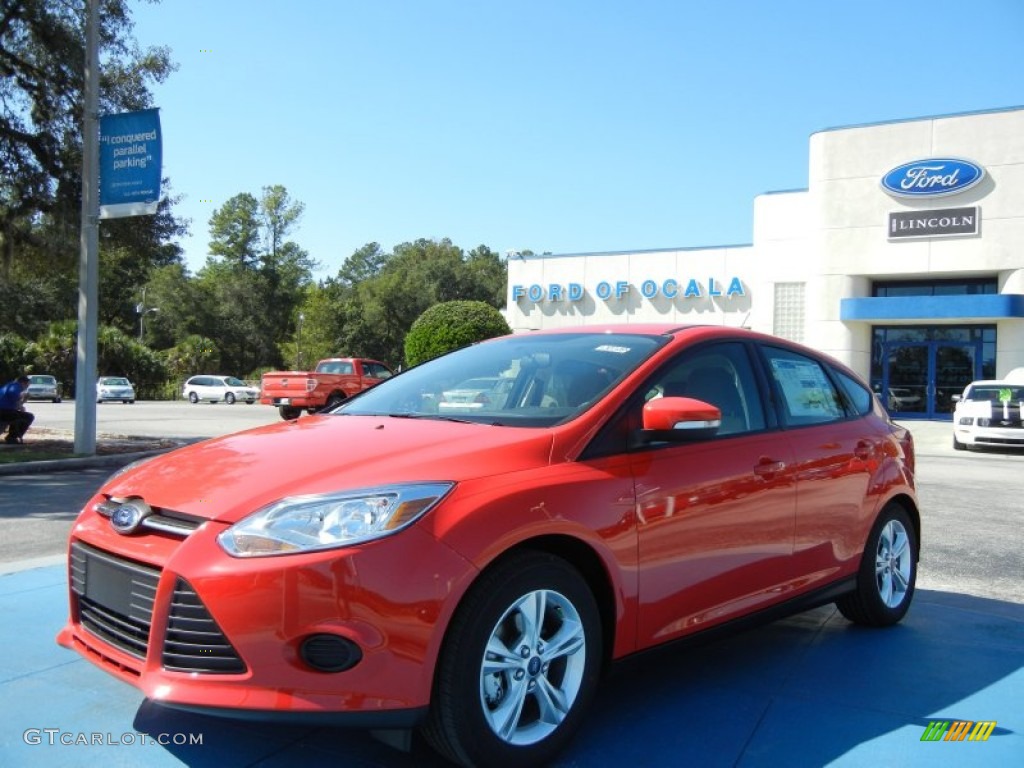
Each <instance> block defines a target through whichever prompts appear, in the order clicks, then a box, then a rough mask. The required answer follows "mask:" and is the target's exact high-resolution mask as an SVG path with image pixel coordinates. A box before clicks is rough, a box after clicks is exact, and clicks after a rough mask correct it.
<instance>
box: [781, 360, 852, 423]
mask: <svg viewBox="0 0 1024 768" xmlns="http://www.w3.org/2000/svg"><path fill="white" fill-rule="evenodd" d="M771 362H772V368H773V369H774V371H775V378H776V380H777V381H778V382H779V385H780V386H781V387H782V391H783V394H784V395H785V397H786V402H787V404H788V405H789V409H790V413H791V414H792V415H793V416H819V417H820V416H821V415H823V414H828V415H830V416H838V415H839V410H838V406H837V404H836V402H835V398H834V397H833V394H832V385H831V384H830V383H829V380H828V378H827V377H826V376H825V371H824V370H822V368H821V366H819V365H818V364H817V363H814V362H812V361H807V362H802V361H798V360H779V359H773V360H772V361H771Z"/></svg>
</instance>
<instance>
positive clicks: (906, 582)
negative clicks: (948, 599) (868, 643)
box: [836, 504, 918, 627]
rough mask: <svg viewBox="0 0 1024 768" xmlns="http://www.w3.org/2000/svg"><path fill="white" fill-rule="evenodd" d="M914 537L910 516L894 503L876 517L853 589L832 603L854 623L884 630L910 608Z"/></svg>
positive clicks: (914, 573) (914, 579)
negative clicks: (854, 588)
mask: <svg viewBox="0 0 1024 768" xmlns="http://www.w3.org/2000/svg"><path fill="white" fill-rule="evenodd" d="M917 554H918V548H917V535H916V533H915V530H914V526H913V524H912V523H911V522H910V516H909V515H907V513H906V511H905V510H904V509H903V507H901V506H899V505H898V504H888V505H887V506H886V507H885V508H884V509H883V510H882V512H881V514H879V516H878V519H877V520H876V521H875V525H874V526H873V527H872V529H871V534H870V535H869V536H868V541H867V544H866V545H865V546H864V555H863V556H862V558H861V564H860V570H859V571H858V572H857V588H856V590H855V591H853V592H851V593H850V594H848V595H844V596H843V597H841V598H840V599H839V600H837V601H836V607H837V608H839V612H840V613H842V614H843V616H845V617H846V618H847V619H849V620H850V621H852V622H854V623H855V624H863V625H865V626H869V627H887V626H890V625H892V624H896V623H897V622H898V621H899V620H900V619H902V618H903V617H904V616H905V615H906V613H907V610H908V609H909V608H910V601H911V600H913V598H914V585H915V584H916V583H917Z"/></svg>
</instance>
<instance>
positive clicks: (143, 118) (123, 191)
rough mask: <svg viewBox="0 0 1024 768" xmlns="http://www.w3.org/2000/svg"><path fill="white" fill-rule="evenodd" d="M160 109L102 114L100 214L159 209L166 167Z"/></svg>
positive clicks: (116, 215) (112, 216) (104, 216)
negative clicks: (161, 182)
mask: <svg viewBox="0 0 1024 768" xmlns="http://www.w3.org/2000/svg"><path fill="white" fill-rule="evenodd" d="M161 142H162V137H161V135H160V110H158V109H144V110H142V111H140V112H125V113H123V114H120V115H103V116H101V117H100V218H101V219H117V218H120V217H122V216H144V215H146V214H153V213H156V209H157V205H158V204H159V203H160V171H161V167H162V160H163V158H162V154H163V152H162V148H161Z"/></svg>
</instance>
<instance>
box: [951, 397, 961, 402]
mask: <svg viewBox="0 0 1024 768" xmlns="http://www.w3.org/2000/svg"><path fill="white" fill-rule="evenodd" d="M950 399H951V400H952V401H953V402H954V403H959V402H960V395H953V397H951V398H950Z"/></svg>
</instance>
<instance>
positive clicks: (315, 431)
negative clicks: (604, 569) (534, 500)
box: [102, 415, 552, 523]
mask: <svg viewBox="0 0 1024 768" xmlns="http://www.w3.org/2000/svg"><path fill="white" fill-rule="evenodd" d="M551 447H552V432H551V431H550V430H545V429H520V428H513V427H494V426H488V425H483V424H465V423H455V422H450V421H439V420H434V419H406V418H389V417H374V416H338V415H334V416H331V415H325V416H311V417H305V418H301V419H297V420H295V421H290V422H286V423H281V424H275V425H272V426H268V427H260V428H257V429H253V430H248V431H246V432H239V433H237V434H233V435H227V436H225V437H220V438H215V439H213V440H207V441H204V442H202V443H196V444H195V445H191V446H187V447H185V448H180V449H178V450H176V451H173V452H171V453H168V454H164V455H162V456H158V457H156V458H153V459H150V460H147V461H144V462H143V463H141V464H139V465H137V466H134V467H132V468H130V469H128V470H127V471H125V472H123V473H122V474H120V475H115V476H114V477H112V478H111V479H110V480H109V481H108V482H107V483H106V485H105V486H104V487H103V489H102V492H103V493H105V494H108V495H110V496H114V497H119V498H125V497H130V496H140V497H142V498H143V499H145V501H146V502H147V503H148V504H150V505H151V506H153V507H159V508H163V509H169V510H176V511H178V512H184V513H186V514H191V515H197V516H200V517H206V518H210V519H214V520H218V521H223V522H227V523H234V522H237V521H238V520H241V519H242V518H243V517H245V516H247V515H249V514H251V513H252V512H254V511H256V510H257V509H259V508H260V507H263V506H265V505H267V504H269V503H271V502H274V501H277V500H278V499H281V498H284V497H286V496H295V495H303V494H315V493H328V492H333V491H344V490H352V489H358V488H370V487H375V486H382V485H389V484H394V483H409V482H420V481H459V480H467V479H470V478H479V477H489V476H492V475H497V474H503V473H507V472H515V471H519V470H523V469H529V468H532V467H537V466H543V465H545V464H547V463H548V462H549V461H550V456H551Z"/></svg>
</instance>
